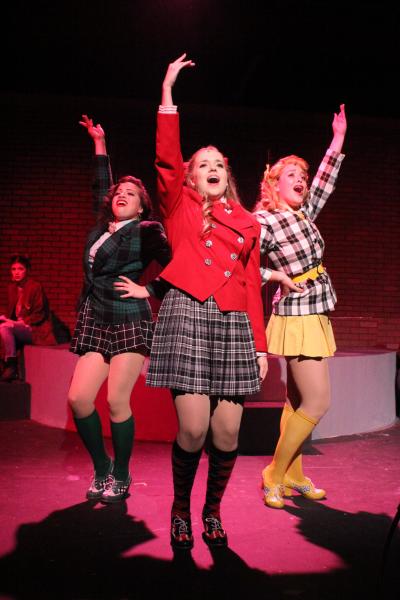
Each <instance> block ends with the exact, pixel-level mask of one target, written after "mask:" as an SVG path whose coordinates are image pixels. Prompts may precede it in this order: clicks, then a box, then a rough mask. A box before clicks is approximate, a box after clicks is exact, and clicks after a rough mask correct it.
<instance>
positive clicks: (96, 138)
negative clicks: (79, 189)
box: [79, 115, 113, 213]
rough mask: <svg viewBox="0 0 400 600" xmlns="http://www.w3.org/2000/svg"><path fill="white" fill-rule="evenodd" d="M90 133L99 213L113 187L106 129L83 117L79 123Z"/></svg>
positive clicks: (95, 202)
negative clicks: (105, 197)
mask: <svg viewBox="0 0 400 600" xmlns="http://www.w3.org/2000/svg"><path fill="white" fill-rule="evenodd" d="M79 124H80V125H82V127H84V128H85V129H86V131H87V132H88V134H89V136H90V137H91V138H92V140H93V144H94V154H95V161H94V177H93V184H92V190H93V210H94V212H95V213H97V212H98V210H99V208H100V206H101V204H102V202H103V199H104V196H105V195H106V194H107V192H108V190H109V189H110V187H111V186H112V185H113V178H112V173H111V166H110V161H109V158H108V155H107V148H106V136H105V133H104V129H103V128H102V126H101V125H100V124H97V125H93V120H92V119H90V118H89V117H88V116H87V115H82V121H79Z"/></svg>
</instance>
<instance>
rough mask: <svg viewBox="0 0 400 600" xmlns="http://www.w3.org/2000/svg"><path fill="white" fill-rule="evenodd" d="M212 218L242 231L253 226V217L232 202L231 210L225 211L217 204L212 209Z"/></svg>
mask: <svg viewBox="0 0 400 600" xmlns="http://www.w3.org/2000/svg"><path fill="white" fill-rule="evenodd" d="M213 217H214V219H215V220H216V221H217V222H219V223H222V224H223V225H225V226H226V227H229V228H230V229H234V230H235V231H237V232H239V233H240V232H242V231H243V230H244V229H248V228H249V227H254V222H253V219H252V217H251V216H250V215H248V214H247V213H246V212H245V210H244V209H243V208H242V207H241V206H240V205H238V204H232V212H231V213H227V212H226V211H225V210H224V207H223V206H222V205H221V204H218V205H217V206H215V207H214V209H213Z"/></svg>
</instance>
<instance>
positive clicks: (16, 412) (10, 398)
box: [0, 381, 31, 421]
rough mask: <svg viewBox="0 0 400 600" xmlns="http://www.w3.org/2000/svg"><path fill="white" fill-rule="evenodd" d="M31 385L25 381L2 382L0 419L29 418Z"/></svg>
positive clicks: (0, 388) (0, 384)
mask: <svg viewBox="0 0 400 600" xmlns="http://www.w3.org/2000/svg"><path fill="white" fill-rule="evenodd" d="M30 414H31V386H30V384H29V383H25V382H24V381H13V382H12V383H0V421H14V420H17V419H29V417H30Z"/></svg>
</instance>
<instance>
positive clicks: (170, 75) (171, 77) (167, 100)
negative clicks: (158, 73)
mask: <svg viewBox="0 0 400 600" xmlns="http://www.w3.org/2000/svg"><path fill="white" fill-rule="evenodd" d="M185 58H186V52H184V53H183V54H182V56H180V57H179V58H177V59H176V60H174V62H172V63H170V64H169V65H168V69H167V72H166V74H165V77H164V81H163V83H162V89H161V106H173V104H174V103H173V101H172V88H173V87H174V84H175V81H176V78H177V77H178V75H179V73H180V71H181V70H182V69H184V68H185V67H194V66H195V63H194V62H193V61H192V60H185Z"/></svg>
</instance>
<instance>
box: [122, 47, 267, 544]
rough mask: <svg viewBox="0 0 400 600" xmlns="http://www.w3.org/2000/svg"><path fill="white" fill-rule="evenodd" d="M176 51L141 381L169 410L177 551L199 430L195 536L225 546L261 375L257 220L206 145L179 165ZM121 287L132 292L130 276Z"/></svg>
mask: <svg viewBox="0 0 400 600" xmlns="http://www.w3.org/2000/svg"><path fill="white" fill-rule="evenodd" d="M185 57H186V54H183V55H182V56H181V57H180V58H178V59H177V60H176V61H174V62H173V63H171V64H170V65H169V67H168V69H167V73H166V76H165V79H164V82H163V86H162V103H161V106H160V108H159V113H158V125H157V158H156V167H157V173H158V193H159V198H160V207H161V215H162V217H163V220H164V225H165V229H166V232H167V237H168V241H169V243H170V245H171V248H172V260H171V262H170V263H169V264H168V265H167V267H166V268H165V269H164V270H163V271H162V273H161V277H162V278H163V279H164V280H166V281H167V282H168V283H169V284H170V285H171V286H172V287H171V289H170V291H168V293H167V294H166V296H165V298H164V300H163V303H162V305H161V309H160V312H159V318H158V322H157V325H156V330H155V336H154V338H153V344H152V350H151V354H150V366H149V371H148V374H147V384H148V385H150V386H156V387H169V388H170V389H171V390H172V392H173V396H174V400H175V407H176V411H177V415H178V423H179V431H178V435H177V439H176V441H175V443H174V445H173V450H172V469H173V480H174V501H173V505H172V511H171V544H172V546H173V548H179V549H190V548H192V546H193V536H192V528H191V518H190V495H191V489H192V485H193V482H194V478H195V475H196V471H197V467H198V464H199V460H200V456H201V453H202V448H203V445H204V442H205V439H206V435H207V432H208V430H209V428H211V442H210V447H209V452H208V460H209V471H208V481H207V493H206V499H205V504H204V508H203V511H202V518H203V525H204V533H203V539H204V541H205V542H206V543H207V544H208V545H210V546H224V545H226V544H227V535H226V532H225V530H224V528H223V527H222V524H221V517H220V503H221V499H222V496H223V493H224V491H225V488H226V485H227V483H228V480H229V477H230V474H231V472H232V469H233V466H234V463H235V460H236V456H237V446H238V434H239V427H240V421H241V417H242V412H243V401H244V398H245V395H246V394H251V393H254V392H257V391H258V390H259V388H260V379H261V380H262V379H263V378H264V377H265V375H266V372H267V358H266V350H267V348H266V341H265V332H264V319H263V309H262V299H261V293H260V290H261V278H260V271H259V267H260V264H259V260H260V258H259V254H260V250H259V245H260V241H259V236H260V227H259V224H258V223H257V222H256V220H255V219H254V217H253V216H252V215H251V214H250V213H248V212H247V211H246V210H245V209H244V208H243V207H242V206H241V204H240V201H239V198H238V194H237V191H236V188H235V185H234V182H233V179H232V176H231V173H230V169H229V167H228V165H227V162H226V160H225V159H224V157H223V155H222V154H221V153H220V152H219V151H218V150H217V149H216V148H214V147H207V148H201V149H200V150H198V151H197V152H196V153H195V154H194V155H193V157H192V158H191V160H190V161H189V163H188V164H187V165H185V164H184V163H183V160H182V156H181V148H180V136H179V116H178V114H177V110H176V106H174V105H173V102H172V87H173V85H174V83H175V80H176V77H177V75H178V74H179V72H180V71H181V69H183V68H185V67H189V66H190V67H191V66H194V63H192V61H190V60H185ZM125 292H126V293H128V294H132V295H135V294H140V291H139V289H138V286H136V285H131V284H130V282H126V287H125ZM142 293H143V294H144V295H146V293H147V294H148V292H146V290H144V289H143V288H142Z"/></svg>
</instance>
